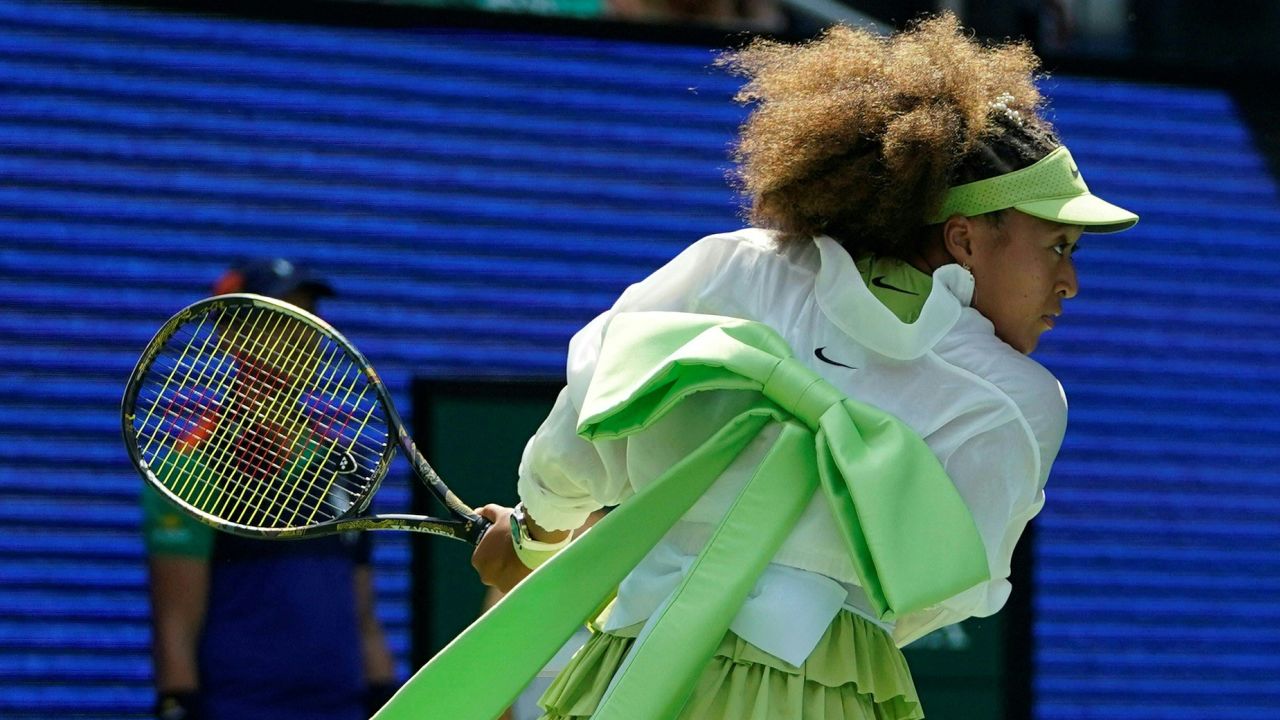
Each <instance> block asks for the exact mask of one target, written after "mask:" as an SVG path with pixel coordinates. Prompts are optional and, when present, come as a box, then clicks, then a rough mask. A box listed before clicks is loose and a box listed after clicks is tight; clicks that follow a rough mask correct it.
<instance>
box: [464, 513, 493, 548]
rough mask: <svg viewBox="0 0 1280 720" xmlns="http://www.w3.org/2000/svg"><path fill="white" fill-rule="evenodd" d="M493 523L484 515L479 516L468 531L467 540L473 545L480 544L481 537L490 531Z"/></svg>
mask: <svg viewBox="0 0 1280 720" xmlns="http://www.w3.org/2000/svg"><path fill="white" fill-rule="evenodd" d="M492 525H493V523H491V522H489V521H488V520H486V519H484V518H482V517H477V518H476V520H475V522H473V523H472V524H471V528H470V529H469V530H468V531H467V542H469V543H471V544H472V545H479V544H480V539H481V538H483V537H484V534H485V533H486V532H488V530H489V527H490V526H492Z"/></svg>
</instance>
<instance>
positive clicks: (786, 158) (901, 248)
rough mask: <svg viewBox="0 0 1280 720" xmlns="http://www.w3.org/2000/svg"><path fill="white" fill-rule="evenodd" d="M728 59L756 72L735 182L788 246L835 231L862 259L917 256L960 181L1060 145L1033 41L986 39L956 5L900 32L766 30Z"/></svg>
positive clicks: (741, 96)
mask: <svg viewBox="0 0 1280 720" xmlns="http://www.w3.org/2000/svg"><path fill="white" fill-rule="evenodd" d="M718 64H719V65H721V66H722V67H725V68H727V69H728V70H729V71H730V72H734V73H736V74H739V75H741V76H744V77H746V78H747V82H746V84H745V85H744V86H743V88H742V89H741V90H740V91H739V93H738V95H737V99H738V101H739V102H743V103H749V104H752V105H753V106H754V107H753V108H752V111H751V113H750V114H749V116H748V117H747V119H746V121H745V122H744V123H743V126H742V128H741V131H740V133H739V137H738V141H737V143H736V145H735V147H734V160H735V162H736V164H737V167H736V170H735V174H734V179H735V181H736V184H737V185H738V187H739V189H740V190H741V191H742V192H743V194H744V195H745V196H746V197H747V198H748V199H749V202H750V207H749V209H748V220H749V221H750V222H751V223H752V224H754V225H756V226H758V227H764V228H769V229H772V230H775V231H777V232H776V237H777V241H778V243H779V244H780V245H787V244H795V243H807V242H809V241H810V238H811V237H813V236H814V235H818V234H827V235H830V236H831V237H833V238H834V239H835V240H836V241H837V242H839V243H840V244H841V245H843V246H844V247H845V249H846V250H848V251H849V253H850V254H851V255H853V256H854V257H860V256H862V255H865V254H876V255H886V256H892V257H902V258H906V257H909V256H910V255H911V254H912V253H913V252H914V251H915V250H916V248H917V247H918V246H919V244H920V243H921V242H923V239H924V237H925V235H926V233H925V232H924V231H925V229H926V222H927V218H929V217H930V216H932V215H933V213H934V212H935V211H936V210H937V209H938V208H939V207H940V205H941V203H942V199H943V196H944V195H945V193H946V190H947V188H949V187H951V186H953V185H958V184H962V183H966V182H972V181H974V180H981V179H985V178H988V177H994V176H996V175H1000V174H1004V173H1007V172H1010V171H1012V170H1017V169H1020V168H1022V167H1026V166H1028V165H1031V164H1034V163H1035V162H1036V161H1037V160H1039V159H1041V158H1043V157H1044V156H1045V155H1047V154H1048V153H1049V152H1051V151H1052V150H1053V149H1054V148H1056V147H1058V145H1059V144H1060V143H1059V141H1058V138H1057V136H1056V135H1055V133H1054V131H1053V128H1052V126H1051V125H1050V124H1049V123H1048V121H1046V120H1044V119H1043V118H1042V117H1041V116H1040V109H1041V105H1042V102H1043V101H1042V98H1041V95H1040V92H1039V90H1038V89H1037V87H1036V84H1035V71H1036V68H1037V67H1038V64H1039V61H1038V59H1037V58H1036V57H1035V55H1034V54H1033V53H1032V52H1031V49H1030V48H1029V47H1028V46H1027V45H1025V44H1022V43H1007V44H1002V45H995V46H986V45H983V44H981V43H979V42H977V41H975V40H973V39H972V38H971V37H970V36H969V35H968V34H967V33H965V31H964V30H963V29H962V28H961V27H960V25H959V23H958V21H957V20H956V18H955V16H954V15H951V14H950V13H944V14H942V15H939V16H936V17H933V18H928V19H925V20H922V21H920V22H918V23H916V24H914V25H913V26H912V27H911V28H909V29H908V30H906V31H904V32H901V33H897V34H895V35H892V36H889V37H881V36H877V35H874V34H872V33H870V32H867V31H864V30H858V29H854V28H850V27H848V26H843V25H837V26H835V27H833V28H831V29H829V30H827V31H826V32H824V33H823V34H822V35H821V36H819V37H818V38H816V39H814V40H812V41H809V42H807V43H802V44H797V45H792V44H787V43H781V42H777V41H773V40H766V39H758V40H755V41H753V42H752V43H750V44H749V45H748V46H747V47H746V48H744V49H742V50H738V51H734V52H728V53H725V54H724V55H722V56H721V58H720V59H719V61H718ZM998 97H1000V98H1002V99H1003V100H1004V101H1005V102H1004V105H1002V106H1001V109H995V108H993V101H995V100H996V99H997V98H998Z"/></svg>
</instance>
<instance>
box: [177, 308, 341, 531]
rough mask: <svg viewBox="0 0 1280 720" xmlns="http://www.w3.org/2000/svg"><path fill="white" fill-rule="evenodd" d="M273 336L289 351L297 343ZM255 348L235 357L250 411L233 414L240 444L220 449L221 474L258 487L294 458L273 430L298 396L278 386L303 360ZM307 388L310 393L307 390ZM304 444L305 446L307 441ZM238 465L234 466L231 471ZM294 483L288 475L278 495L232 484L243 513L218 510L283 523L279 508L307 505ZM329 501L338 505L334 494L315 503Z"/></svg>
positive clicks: (238, 383)
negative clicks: (268, 366)
mask: <svg viewBox="0 0 1280 720" xmlns="http://www.w3.org/2000/svg"><path fill="white" fill-rule="evenodd" d="M244 335H245V336H246V337H249V338H253V337H256V336H259V333H257V332H253V331H251V332H250V333H247V334H244ZM268 336H272V337H276V338H278V339H279V340H278V344H281V345H283V346H285V347H288V346H289V343H292V342H293V341H295V340H296V338H295V337H292V336H282V335H281V334H280V333H279V332H278V331H274V330H273V331H272V332H270V333H268ZM254 345H257V347H254V348H252V349H251V350H250V352H249V353H243V352H237V353H235V354H237V355H238V356H239V358H238V359H239V364H240V367H241V368H242V369H243V372H242V373H241V374H240V376H238V377H237V378H236V379H235V381H234V383H233V384H232V385H231V386H230V387H231V389H232V391H233V392H237V391H238V392H240V393H241V395H242V399H243V400H244V401H245V402H244V403H243V404H244V405H245V406H246V407H247V408H248V409H249V410H250V411H251V412H248V413H245V412H241V413H239V414H240V415H241V417H239V418H235V417H234V415H235V414H234V413H233V414H231V416H232V417H233V418H234V419H235V420H236V421H237V425H239V426H240V432H239V433H237V434H235V435H226V436H225V437H228V438H230V437H234V438H236V442H235V443H232V444H225V443H224V445H223V446H222V447H221V448H219V449H221V450H223V451H224V452H223V453H222V455H223V465H224V467H220V468H218V470H220V471H221V474H222V475H225V476H227V477H228V478H235V477H237V476H238V477H241V478H244V479H245V480H246V481H247V482H251V483H253V484H254V485H258V486H262V484H263V482H264V481H265V480H267V479H268V478H269V477H271V476H273V475H276V474H278V473H279V472H280V471H281V470H283V469H284V467H285V464H286V463H287V462H288V460H289V459H290V458H289V457H288V456H287V455H285V454H284V453H289V454H292V451H290V450H288V446H287V445H286V444H285V443H284V442H282V438H281V436H280V433H279V432H273V431H272V430H271V428H272V423H277V422H280V421H282V420H284V419H285V418H283V417H282V416H281V414H280V413H281V411H283V410H285V409H286V408H289V407H290V406H291V405H292V404H293V401H294V400H296V396H297V395H298V394H299V393H291V394H288V395H284V396H281V394H280V391H281V389H282V383H281V382H279V379H280V377H281V375H282V374H284V375H288V374H294V373H295V372H296V368H295V367H292V366H297V365H298V364H299V362H300V361H299V358H298V357H297V356H296V355H295V356H294V357H287V356H282V355H281V353H280V352H278V351H277V349H276V348H275V347H274V346H263V345H262V343H261V342H257V343H254ZM253 356H260V357H263V358H265V359H266V362H269V363H273V364H275V365H278V366H279V367H280V371H279V372H276V371H269V370H266V369H264V368H263V367H260V366H258V365H257V363H255V362H253V361H252V360H251V358H252V357H253ZM273 356H274V357H273ZM250 363H252V364H250ZM303 389H304V391H305V388H303ZM272 399H275V400H277V402H275V404H271V405H269V404H268V402H270V401H271V400H272ZM233 407H234V406H233ZM273 411H274V412H273ZM291 424H293V425H295V426H297V424H298V423H297V418H296V417H295V418H293V420H292V423H291ZM264 429H265V430H264ZM303 442H305V439H304V441H303ZM227 449H230V450H232V451H233V453H234V454H232V453H227V452H225V451H226V450H227ZM233 462H234V463H235V467H226V466H227V465H229V464H231V463H233ZM299 472H305V469H303V468H301V467H300V466H299V467H298V468H297V469H296V470H295V475H297V474H299ZM289 480H290V479H289V478H287V477H286V478H285V481H286V482H283V483H276V484H275V486H274V489H275V492H274V493H271V489H272V488H271V487H269V486H268V487H265V488H261V487H260V489H259V491H258V492H247V491H246V488H247V487H249V485H248V484H247V483H246V482H236V483H235V484H234V485H233V486H232V492H230V493H229V495H230V499H234V500H236V501H239V503H240V506H239V510H240V512H239V513H238V514H232V513H229V512H228V510H227V507H226V506H227V504H228V503H227V502H224V504H223V506H220V507H215V508H213V510H214V511H215V512H216V513H219V514H222V515H229V518H228V519H231V520H233V521H236V522H240V523H256V524H260V525H266V524H268V523H267V522H266V521H265V519H266V518H268V517H270V518H272V519H274V520H276V521H277V523H278V521H279V520H280V512H279V509H280V508H282V507H284V506H286V505H297V504H299V503H305V502H306V498H302V497H298V495H299V493H298V492H296V489H297V483H296V482H289ZM304 494H305V493H304ZM317 500H318V501H319V502H317ZM197 501H199V499H197ZM326 501H327V503H328V504H331V505H332V504H333V503H334V501H333V500H331V499H329V496H323V497H320V498H314V497H313V498H311V502H312V503H313V504H314V505H317V506H320V505H324V504H326ZM268 503H269V504H268ZM272 507H276V509H277V512H276V513H275V514H274V515H270V514H269V513H270V509H271V508H272ZM345 509H346V508H345V507H342V508H339V510H345ZM246 511H256V513H257V514H256V515H255V514H248V515H246Z"/></svg>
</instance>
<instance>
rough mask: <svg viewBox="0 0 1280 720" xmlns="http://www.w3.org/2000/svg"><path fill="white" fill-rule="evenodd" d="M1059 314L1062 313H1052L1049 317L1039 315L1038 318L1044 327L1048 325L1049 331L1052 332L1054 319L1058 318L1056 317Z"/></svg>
mask: <svg viewBox="0 0 1280 720" xmlns="http://www.w3.org/2000/svg"><path fill="white" fill-rule="evenodd" d="M1061 314H1062V313H1060V312H1056V313H1053V314H1051V315H1041V316H1040V319H1041V320H1043V321H1044V324H1045V325H1048V326H1049V329H1050V330H1052V329H1053V325H1054V318H1056V317H1058V316H1059V315H1061Z"/></svg>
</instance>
